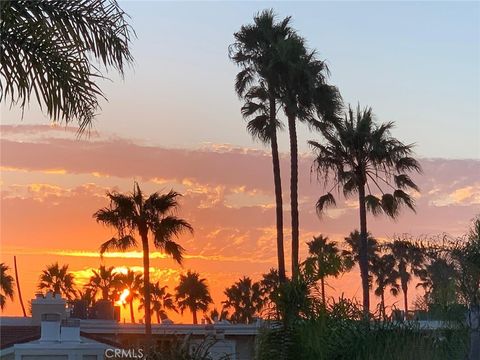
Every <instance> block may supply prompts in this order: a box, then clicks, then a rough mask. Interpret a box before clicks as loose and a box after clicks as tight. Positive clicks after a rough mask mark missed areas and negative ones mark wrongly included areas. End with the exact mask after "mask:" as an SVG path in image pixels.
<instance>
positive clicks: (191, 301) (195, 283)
mask: <svg viewBox="0 0 480 360" xmlns="http://www.w3.org/2000/svg"><path fill="white" fill-rule="evenodd" d="M206 281H207V280H206V279H203V278H200V274H199V273H197V272H192V271H187V273H186V274H182V275H180V283H179V284H178V286H177V287H176V288H175V300H176V301H177V304H178V308H179V309H180V312H181V313H182V314H183V312H184V311H185V310H186V309H188V310H189V311H190V312H191V313H192V316H193V323H194V324H198V319H197V312H198V311H203V312H205V311H207V310H208V306H209V305H210V304H211V303H212V302H213V301H212V298H211V296H210V291H209V290H208V286H207V283H206Z"/></svg>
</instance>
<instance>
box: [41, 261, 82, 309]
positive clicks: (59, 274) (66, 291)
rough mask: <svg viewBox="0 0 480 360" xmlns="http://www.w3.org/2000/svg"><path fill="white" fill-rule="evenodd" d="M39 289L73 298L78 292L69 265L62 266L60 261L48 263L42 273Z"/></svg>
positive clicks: (69, 298)
mask: <svg viewBox="0 0 480 360" xmlns="http://www.w3.org/2000/svg"><path fill="white" fill-rule="evenodd" d="M38 289H39V290H46V291H51V292H52V293H54V294H60V295H63V296H65V297H66V298H67V299H68V300H72V299H73V298H74V297H75V294H76V291H75V279H74V276H73V274H72V273H69V272H68V265H63V266H60V265H58V262H56V263H54V264H52V265H48V266H47V268H46V269H45V270H43V271H42V274H41V275H40V282H39V284H38Z"/></svg>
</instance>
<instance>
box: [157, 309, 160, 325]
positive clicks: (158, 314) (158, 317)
mask: <svg viewBox="0 0 480 360" xmlns="http://www.w3.org/2000/svg"><path fill="white" fill-rule="evenodd" d="M157 323H159V324H160V311H157Z"/></svg>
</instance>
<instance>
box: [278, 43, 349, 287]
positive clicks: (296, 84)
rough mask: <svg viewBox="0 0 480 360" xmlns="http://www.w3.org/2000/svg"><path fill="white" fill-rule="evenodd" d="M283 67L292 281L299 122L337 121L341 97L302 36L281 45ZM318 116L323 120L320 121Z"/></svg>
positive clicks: (296, 236)
mask: <svg viewBox="0 0 480 360" xmlns="http://www.w3.org/2000/svg"><path fill="white" fill-rule="evenodd" d="M278 53H279V59H280V61H279V62H280V64H281V68H280V70H279V74H280V91H279V97H280V104H281V105H282V108H283V111H284V113H285V116H286V117H287V119H288V132H289V139H290V211H291V220H292V223H291V225H292V278H296V276H298V271H299V258H298V251H299V216H298V144H297V128H296V126H297V125H296V123H297V121H301V122H306V123H308V125H309V126H311V127H312V126H313V127H319V126H320V127H322V126H323V125H322V123H324V122H326V123H328V122H330V121H336V119H337V112H338V111H339V110H340V106H341V97H340V95H339V92H338V90H337V89H336V88H335V87H334V86H330V85H328V84H327V83H326V79H327V77H328V68H327V65H326V63H325V62H324V61H321V60H318V59H317V58H316V52H315V51H309V50H307V49H306V45H305V41H304V39H303V38H301V37H299V36H298V35H295V36H291V37H289V38H288V39H286V40H285V41H282V42H280V43H279V46H278ZM316 116H317V117H318V118H319V119H320V120H321V121H318V120H316Z"/></svg>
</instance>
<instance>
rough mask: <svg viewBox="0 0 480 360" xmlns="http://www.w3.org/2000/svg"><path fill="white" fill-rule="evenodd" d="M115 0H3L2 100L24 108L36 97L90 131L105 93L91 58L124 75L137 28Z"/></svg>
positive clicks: (56, 115)
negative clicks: (100, 98) (98, 81)
mask: <svg viewBox="0 0 480 360" xmlns="http://www.w3.org/2000/svg"><path fill="white" fill-rule="evenodd" d="M127 16H128V15H126V14H125V13H124V12H123V10H122V9H121V8H120V7H119V6H118V4H117V2H116V1H115V0H84V1H61V0H55V1H29V0H15V1H13V0H3V1H1V2H0V17H1V19H2V20H1V22H0V38H1V39H2V41H1V42H0V53H1V56H0V79H1V81H0V100H4V99H5V98H7V97H8V100H9V101H10V103H11V104H19V105H20V106H21V108H22V109H23V108H25V106H26V105H27V104H28V103H29V102H30V98H31V97H32V95H33V96H34V97H35V100H36V101H37V103H38V104H39V105H40V107H42V108H43V109H46V112H47V114H48V116H49V117H51V118H52V120H53V121H62V120H63V121H65V122H66V123H69V122H71V121H73V120H76V121H78V123H79V126H80V128H81V129H85V128H86V127H88V126H89V125H91V122H92V120H93V117H94V116H95V112H96V111H97V110H98V107H99V105H98V98H99V97H102V98H103V97H104V94H103V92H102V91H101V89H100V88H99V87H98V85H97V84H96V83H95V80H97V79H99V78H103V77H104V76H103V74H102V73H101V71H100V70H99V67H98V66H96V65H95V64H94V63H93V62H92V59H94V60H96V62H97V63H98V64H99V65H101V66H104V67H105V68H109V67H111V68H114V69H115V70H117V71H118V72H119V73H120V74H122V75H123V72H124V67H125V65H126V64H130V63H132V61H133V57H132V55H131V53H130V39H131V36H132V33H133V31H132V29H131V28H130V26H129V25H128V23H127V21H126V18H127Z"/></svg>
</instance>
